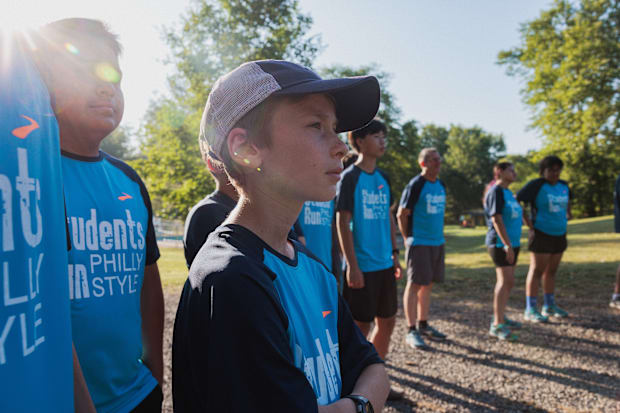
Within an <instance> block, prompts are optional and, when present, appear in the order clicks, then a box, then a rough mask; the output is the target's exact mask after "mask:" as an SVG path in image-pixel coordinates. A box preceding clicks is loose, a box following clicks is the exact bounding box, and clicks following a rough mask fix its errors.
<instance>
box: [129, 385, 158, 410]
mask: <svg viewBox="0 0 620 413" xmlns="http://www.w3.org/2000/svg"><path fill="white" fill-rule="evenodd" d="M163 401H164V393H163V392H162V391H161V387H160V386H159V384H158V385H157V386H155V388H154V389H153V391H152V392H150V393H149V395H148V396H146V397H145V398H144V400H142V402H140V404H139V405H137V406H136V407H135V408H134V409H133V410H132V411H131V413H161V404H162V403H163Z"/></svg>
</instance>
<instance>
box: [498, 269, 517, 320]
mask: <svg viewBox="0 0 620 413" xmlns="http://www.w3.org/2000/svg"><path fill="white" fill-rule="evenodd" d="M514 273H515V267H496V268H495V274H496V276H497V283H496V284H495V292H494V295H493V314H494V317H495V319H494V324H495V325H497V324H503V323H504V313H505V311H506V304H507V303H508V297H509V296H510V291H511V290H512V287H514V284H515V278H514Z"/></svg>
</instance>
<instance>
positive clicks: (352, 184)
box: [336, 165, 394, 272]
mask: <svg viewBox="0 0 620 413" xmlns="http://www.w3.org/2000/svg"><path fill="white" fill-rule="evenodd" d="M391 204H392V194H391V190H390V183H389V181H388V179H387V175H385V174H384V172H383V171H381V170H380V169H379V168H376V169H375V170H374V172H373V173H371V174H369V173H366V172H364V171H363V170H362V169H361V168H359V167H357V166H356V165H351V166H350V167H348V168H347V169H345V171H344V172H343V174H342V179H341V180H340V182H339V184H338V195H337V197H336V210H337V211H349V212H351V213H352V215H353V218H352V224H353V225H352V230H353V245H354V248H355V255H356V257H357V262H358V265H359V267H360V270H361V271H362V272H372V271H381V270H385V269H388V268H391V267H393V266H394V261H393V260H392V233H391V222H390V205H391Z"/></svg>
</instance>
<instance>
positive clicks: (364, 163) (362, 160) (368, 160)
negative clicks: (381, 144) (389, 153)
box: [355, 153, 377, 173]
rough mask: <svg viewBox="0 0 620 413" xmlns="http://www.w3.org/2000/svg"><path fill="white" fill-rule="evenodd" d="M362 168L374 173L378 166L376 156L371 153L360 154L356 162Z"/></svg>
mask: <svg viewBox="0 0 620 413" xmlns="http://www.w3.org/2000/svg"><path fill="white" fill-rule="evenodd" d="M355 165H357V166H358V167H359V168H360V169H362V170H363V171H364V172H368V173H372V172H374V171H375V168H376V167H377V158H374V157H372V156H369V155H364V154H363V153H362V154H360V156H359V158H358V160H357V161H356V162H355Z"/></svg>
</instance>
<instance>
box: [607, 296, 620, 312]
mask: <svg viewBox="0 0 620 413" xmlns="http://www.w3.org/2000/svg"><path fill="white" fill-rule="evenodd" d="M609 306H610V307H611V308H615V309H616V310H620V298H616V299H615V300H614V299H612V300H611V301H610V302H609Z"/></svg>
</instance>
